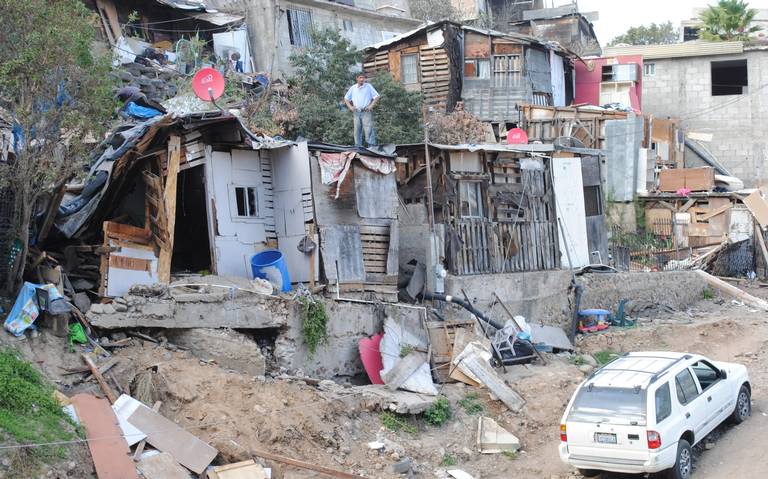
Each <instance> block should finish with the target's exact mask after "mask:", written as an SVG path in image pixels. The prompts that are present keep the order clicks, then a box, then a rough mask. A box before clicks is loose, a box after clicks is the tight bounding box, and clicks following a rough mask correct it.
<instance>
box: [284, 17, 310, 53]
mask: <svg viewBox="0 0 768 479" xmlns="http://www.w3.org/2000/svg"><path fill="white" fill-rule="evenodd" d="M299 13H301V14H305V15H306V21H303V19H302V17H300V16H298V15H297V14H299ZM285 18H286V20H287V21H288V39H289V41H290V43H291V45H292V46H294V47H298V48H306V47H311V46H312V37H311V36H310V31H311V30H312V26H313V18H312V10H310V9H308V8H286V9H285ZM291 18H295V21H292V20H291ZM300 20H302V21H303V23H301V24H300ZM301 27H303V30H304V31H303V32H302V31H299V32H296V31H295V29H296V28H301Z"/></svg>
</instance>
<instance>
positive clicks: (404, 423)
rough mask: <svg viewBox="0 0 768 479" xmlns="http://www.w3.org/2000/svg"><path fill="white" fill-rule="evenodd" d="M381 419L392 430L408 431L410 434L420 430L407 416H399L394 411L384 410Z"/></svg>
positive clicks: (380, 415)
mask: <svg viewBox="0 0 768 479" xmlns="http://www.w3.org/2000/svg"><path fill="white" fill-rule="evenodd" d="M379 420H380V421H381V424H383V425H384V427H386V428H387V429H389V430H390V431H392V432H400V431H403V432H407V433H408V434H416V433H418V432H419V430H418V429H417V428H416V426H414V425H413V424H411V423H410V422H409V421H408V419H407V418H406V417H403V416H399V415H397V414H395V413H393V412H389V411H384V412H382V413H381V414H379Z"/></svg>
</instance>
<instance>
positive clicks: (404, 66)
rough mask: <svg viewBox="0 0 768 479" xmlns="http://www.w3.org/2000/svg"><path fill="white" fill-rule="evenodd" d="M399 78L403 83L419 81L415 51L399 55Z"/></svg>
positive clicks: (417, 59) (417, 58) (417, 57)
mask: <svg viewBox="0 0 768 479" xmlns="http://www.w3.org/2000/svg"><path fill="white" fill-rule="evenodd" d="M400 69H401V72H400V79H401V81H402V82H403V83H404V84H409V83H418V82H419V56H418V55H417V54H415V53H412V54H408V55H400Z"/></svg>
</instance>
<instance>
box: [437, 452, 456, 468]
mask: <svg viewBox="0 0 768 479" xmlns="http://www.w3.org/2000/svg"><path fill="white" fill-rule="evenodd" d="M440 465H441V466H443V467H451V466H455V465H456V458H455V457H453V456H451V455H450V454H448V453H445V454H443V459H442V460H441V461H440Z"/></svg>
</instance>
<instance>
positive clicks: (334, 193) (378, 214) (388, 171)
mask: <svg viewBox="0 0 768 479" xmlns="http://www.w3.org/2000/svg"><path fill="white" fill-rule="evenodd" d="M309 150H310V155H311V158H310V164H311V173H312V192H313V199H314V205H315V218H316V223H317V228H318V231H319V234H320V252H321V256H322V265H323V277H324V279H325V280H327V281H328V287H329V289H330V290H331V291H336V292H337V293H339V294H340V293H345V294H346V293H354V294H358V293H372V294H374V295H376V296H377V297H379V298H380V299H383V300H387V301H397V281H398V248H399V239H398V238H399V235H398V231H399V229H398V207H399V202H398V197H397V182H396V180H395V176H396V175H395V170H396V168H395V157H394V155H389V154H385V153H382V152H381V151H378V150H377V151H372V150H368V149H365V148H350V147H340V146H336V145H327V144H311V145H310V146H309Z"/></svg>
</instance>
